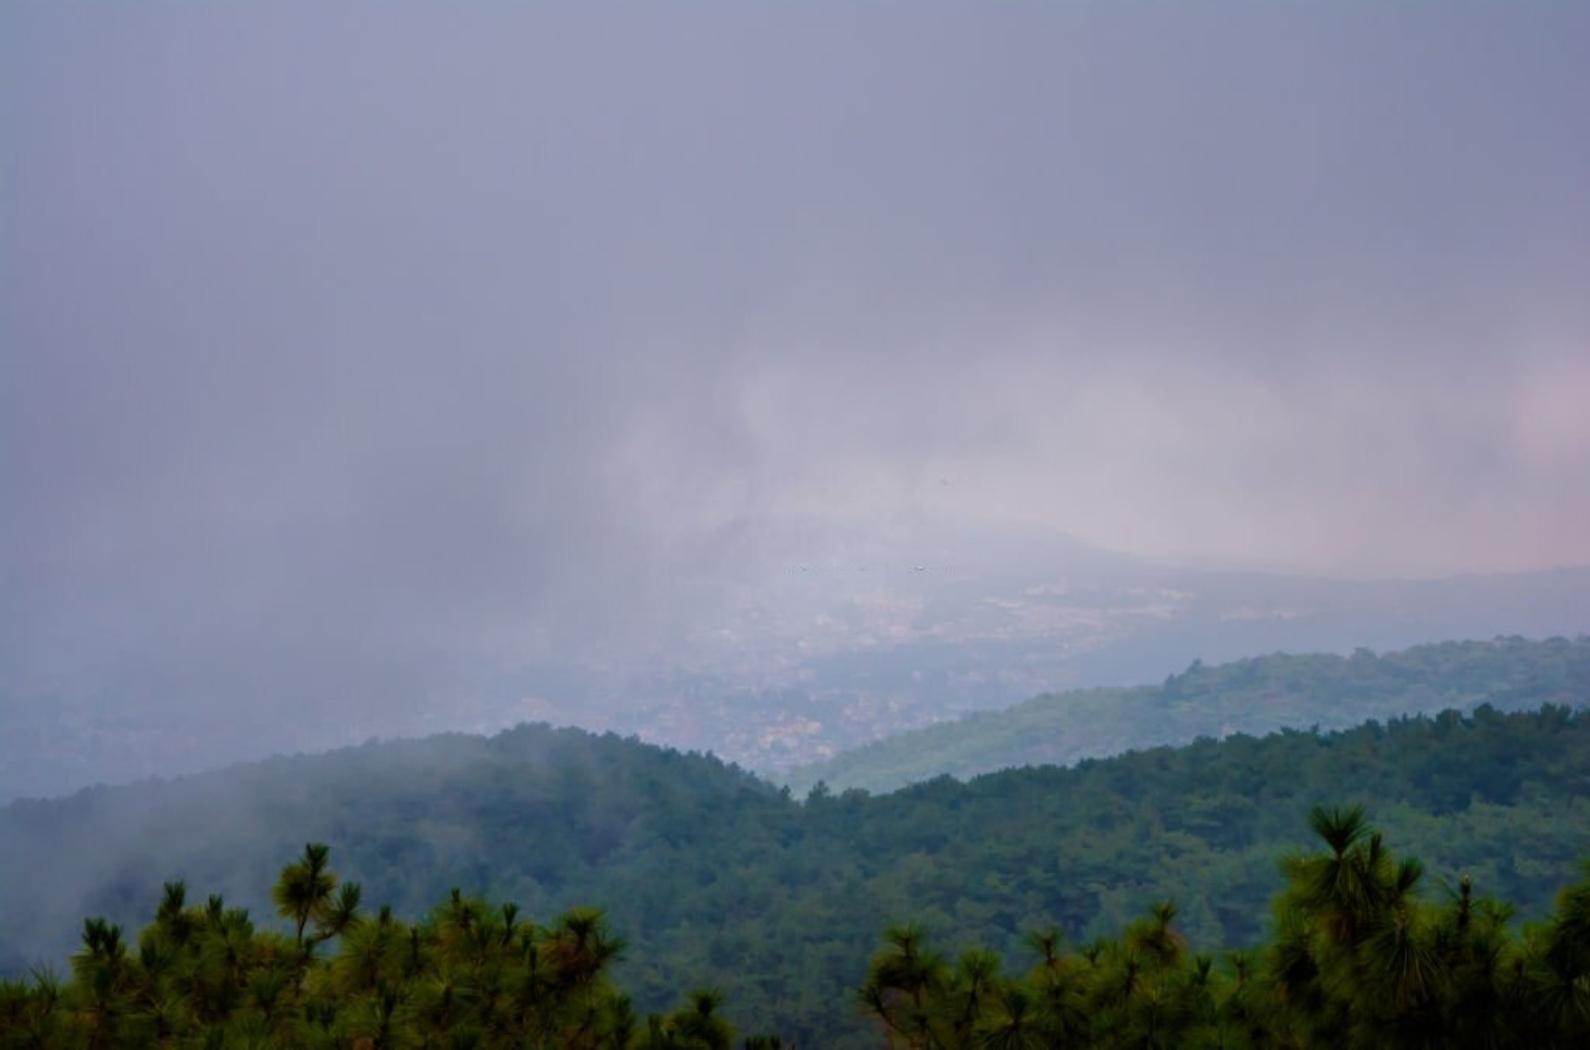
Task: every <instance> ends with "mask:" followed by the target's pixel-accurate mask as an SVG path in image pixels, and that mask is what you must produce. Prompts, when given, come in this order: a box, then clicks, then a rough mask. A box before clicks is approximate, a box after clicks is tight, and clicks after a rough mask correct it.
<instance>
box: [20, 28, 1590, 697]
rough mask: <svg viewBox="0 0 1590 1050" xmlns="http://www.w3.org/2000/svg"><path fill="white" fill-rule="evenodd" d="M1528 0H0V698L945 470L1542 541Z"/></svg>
mask: <svg viewBox="0 0 1590 1050" xmlns="http://www.w3.org/2000/svg"><path fill="white" fill-rule="evenodd" d="M1587 39H1590V8H1586V7H1585V6H1584V5H1579V4H1569V3H1552V2H1535V3H1531V2H1527V0H1525V2H1518V3H1507V4H1502V3H1490V4H1481V3H1402V4H1384V3H1374V4H1354V3H1341V4H1329V5H1325V4H1306V3H1284V4H1283V3H1278V4H1256V3H1236V2H1232V3H1226V4H1218V5H1217V4H1201V3H1189V4H1177V5H1171V4H1156V3H1146V2H1145V3H1127V4H1103V3H1099V4H1083V3H1071V4H1067V3H1052V4H1038V3H1007V4H999V5H989V4H954V5H951V4H936V3H911V4H905V3H884V2H877V3H865V4H854V5H840V4H826V3H824V4H803V5H781V4H756V3H739V4H726V3H699V4H671V5H669V4H647V5H638V4H637V5H619V4H580V5H556V4H547V5H530V4H509V3H485V2H481V3H471V4H456V5H443V4H418V3H399V4H380V5H376V4H361V3H339V4H297V3H282V4H275V3H273V4H264V3H257V4H224V5H223V4H185V3H162V4H142V5H127V4H90V3H71V4H53V3H50V4H46V3H36V2H19V3H11V4H6V5H4V6H3V8H0V493H3V501H4V511H3V512H0V584H3V585H0V703H4V702H6V700H5V697H6V696H10V697H11V698H12V702H16V698H17V697H21V696H28V697H36V696H67V697H78V698H86V699H85V700H84V703H86V704H88V705H89V706H91V707H92V706H93V705H94V704H95V703H96V702H97V701H96V700H95V698H96V697H111V696H114V697H123V698H127V697H133V698H137V699H136V703H138V704H141V705H143V707H144V708H145V709H150V708H159V707H160V706H161V705H167V706H169V707H170V708H171V710H172V711H173V712H184V711H190V710H196V709H199V708H202V707H203V706H204V705H206V704H210V703H219V702H220V701H219V700H216V699H215V698H216V697H220V696H246V697H251V698H253V699H252V702H253V703H255V704H256V705H258V706H260V707H262V708H265V709H269V708H272V707H273V705H276V704H278V703H280V704H282V714H281V717H282V718H286V719H292V718H308V717H312V716H313V713H312V712H311V711H310V710H309V708H308V707H307V706H306V702H302V701H301V702H299V703H298V704H297V705H296V706H295V705H294V704H291V703H287V702H286V701H283V700H282V699H281V698H282V697H285V696H304V695H309V694H306V693H305V692H304V690H303V688H302V686H303V683H305V682H310V681H312V682H314V683H315V686H314V690H312V691H311V692H312V693H313V695H314V696H316V697H321V698H324V697H335V696H343V695H362V696H410V695H412V696H420V695H427V694H428V693H429V692H432V691H434V690H436V689H443V688H446V687H447V686H446V683H448V682H452V681H456V679H457V676H458V675H459V674H462V673H466V671H467V669H468V668H472V667H477V666H482V665H486V664H491V663H492V662H494V661H495V662H502V661H512V660H518V659H524V658H527V654H535V653H542V654H545V653H561V652H567V651H568V650H569V649H570V647H579V646H586V647H590V646H593V645H596V644H597V643H598V642H599V643H601V644H602V645H605V646H608V647H610V648H613V649H616V650H621V649H623V648H625V647H626V646H642V647H643V646H645V645H647V644H653V643H654V642H655V640H656V639H657V638H658V637H661V636H662V635H663V634H665V633H666V632H667V631H668V630H669V629H672V628H673V627H676V626H677V625H678V624H679V623H680V622H683V621H688V620H690V619H691V618H693V617H701V616H710V604H711V602H710V598H708V597H703V596H704V595H710V594H712V593H715V587H716V585H717V584H718V583H719V582H720V581H725V580H739V581H743V580H747V579H755V578H756V573H757V572H758V571H760V568H759V567H763V566H767V565H784V564H787V563H789V562H791V561H796V560H800V559H805V558H810V557H814V556H817V555H818V554H820V553H821V550H822V548H823V546H824V544H826V543H829V542H830V541H831V538H832V537H833V536H836V535H851V534H855V533H857V532H859V533H864V534H874V535H885V536H894V537H906V538H907V539H909V537H911V536H914V535H925V534H926V533H927V532H928V531H930V530H932V529H934V528H938V527H940V526H941V525H944V524H945V523H952V522H953V523H954V527H955V528H957V529H963V530H971V531H972V532H973V533H975V532H976V530H979V529H987V530H990V534H993V531H995V530H998V529H1002V528H1014V527H1019V528H1021V529H1023V530H1027V531H1028V532H1034V531H1036V532H1038V533H1041V534H1044V535H1053V536H1055V537H1057V538H1058V537H1066V538H1069V539H1070V540H1074V541H1076V542H1078V543H1081V544H1085V545H1089V546H1094V547H1098V548H1102V549H1106V550H1110V551H1117V552H1124V553H1126V554H1130V555H1135V556H1140V557H1144V558H1153V559H1159V560H1162V561H1168V562H1176V563H1181V564H1199V565H1221V566H1245V567H1252V566H1260V567H1265V568H1269V569H1275V570H1280V571H1288V572H1302V573H1316V574H1323V575H1327V576H1335V575H1339V576H1439V575H1444V574H1451V573H1465V572H1501V571H1512V570H1524V569H1536V568H1544V567H1550V566H1558V565H1568V564H1584V563H1587V562H1590V529H1587V528H1585V523H1586V522H1590V410H1587V406H1590V192H1587V190H1586V187H1590V63H1587V62H1585V61H1584V41H1585V40H1587ZM123 702H129V703H130V702H133V701H127V700H124V701H123ZM317 703H318V701H317ZM262 717H263V716H262Z"/></svg>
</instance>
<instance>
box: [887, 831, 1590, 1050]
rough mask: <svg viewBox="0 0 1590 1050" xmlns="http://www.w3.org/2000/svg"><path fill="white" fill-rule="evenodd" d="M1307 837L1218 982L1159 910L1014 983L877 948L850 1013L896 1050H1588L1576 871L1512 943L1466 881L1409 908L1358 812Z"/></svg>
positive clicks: (1408, 887)
mask: <svg viewBox="0 0 1590 1050" xmlns="http://www.w3.org/2000/svg"><path fill="white" fill-rule="evenodd" d="M1309 823H1310V825H1311V826H1312V827H1313V829H1314V831H1315V832H1316V834H1317V835H1318V836H1319V838H1320V839H1321V840H1322V841H1323V842H1324V844H1325V846H1326V849H1325V850H1324V852H1320V853H1312V854H1298V855H1294V856H1291V857H1288V858H1287V859H1286V860H1285V861H1284V862H1283V863H1282V870H1283V872H1284V873H1285V875H1286V886H1285V889H1284V891H1283V892H1282V894H1281V895H1280V896H1279V897H1278V898H1277V899H1276V901H1275V910H1276V924H1275V933H1274V935H1273V936H1272V937H1271V938H1270V940H1269V941H1268V943H1265V944H1263V945H1260V946H1257V947H1255V948H1253V949H1252V950H1250V951H1247V952H1242V953H1233V954H1230V955H1228V956H1227V957H1226V959H1225V960H1224V962H1223V964H1220V965H1217V964H1216V962H1215V961H1214V960H1213V959H1212V958H1211V957H1209V956H1205V955H1197V954H1193V953H1191V952H1189V951H1188V949H1187V946H1186V943H1185V942H1184V940H1183V939H1182V937H1181V935H1180V934H1179V933H1178V932H1177V930H1176V929H1175V927H1174V925H1173V924H1174V922H1175V919H1176V914H1177V913H1176V908H1175V907H1174V905H1171V904H1169V903H1165V904H1160V905H1157V906H1155V907H1154V908H1153V909H1151V910H1150V912H1149V914H1148V915H1147V916H1146V917H1145V918H1142V919H1140V920H1138V921H1137V922H1135V923H1133V924H1132V925H1131V926H1130V927H1128V929H1127V930H1126V931H1125V933H1124V934H1123V935H1122V936H1120V937H1119V938H1116V939H1112V940H1104V941H1099V942H1095V943H1093V944H1089V945H1086V946H1083V947H1081V948H1078V949H1074V950H1071V951H1066V950H1064V948H1063V947H1062V945H1061V942H1060V941H1059V940H1058V939H1057V938H1056V936H1055V935H1054V934H1053V933H1050V932H1045V933H1040V934H1038V935H1035V936H1033V937H1032V938H1031V939H1030V944H1031V946H1032V947H1033V949H1034V955H1035V959H1034V960H1033V963H1032V965H1031V966H1030V968H1029V969H1028V970H1027V971H1026V972H1025V973H1024V974H1020V975H1017V976H1014V977H1005V976H1003V975H1001V974H1000V972H999V966H998V962H999V960H998V957H997V956H994V955H992V954H990V953H987V952H979V951H975V950H974V951H970V952H968V953H966V954H965V955H963V956H962V959H961V962H960V963H959V964H958V965H956V966H954V967H950V966H947V965H946V964H945V962H944V960H943V958H942V957H941V956H939V955H937V954H936V953H935V952H934V951H933V950H932V948H931V947H930V946H929V944H928V943H927V940H926V938H925V936H924V935H923V934H922V933H921V931H919V930H916V929H911V928H905V929H896V930H891V931H889V932H888V933H887V934H886V935H885V938H884V947H883V948H882V949H881V950H880V951H879V952H878V953H877V954H876V955H875V956H874V957H873V960H872V965H871V967H870V968H869V970H868V974H867V979H866V983H865V984H864V985H863V986H862V989H861V993H860V999H861V1002H862V1004H863V1006H864V1008H865V1009H866V1011H867V1012H868V1013H870V1014H871V1015H872V1016H873V1017H874V1018H875V1019H876V1021H877V1024H878V1026H879V1028H881V1030H882V1035H883V1040H880V1041H886V1042H887V1045H889V1046H891V1047H896V1048H901V1050H992V1048H1000V1050H1027V1048H1031V1050H1038V1048H1048V1047H1097V1048H1126V1047H1132V1048H1160V1047H1164V1048H1171V1047H1210V1048H1213V1047H1237V1048H1257V1047H1277V1048H1281V1047H1287V1048H1315V1047H1318V1048H1331V1050H1336V1048H1347V1050H1358V1048H1362V1050H1379V1048H1408V1050H1414V1048H1435V1047H1450V1048H1456V1050H1461V1048H1470V1047H1472V1048H1493V1047H1507V1046H1519V1047H1532V1048H1554V1047H1564V1048H1566V1047H1582V1046H1586V1045H1590V994H1587V992H1586V989H1587V988H1590V951H1587V949H1590V927H1587V926H1586V925H1585V920H1586V918H1587V917H1590V912H1587V910H1586V907H1587V905H1590V869H1587V870H1586V873H1585V878H1584V880H1583V881H1581V882H1579V883H1577V884H1575V885H1572V886H1569V887H1568V888H1566V889H1564V890H1563V891H1562V892H1561V893H1560V894H1559V895H1558V898H1557V906H1556V910H1555V912H1554V914H1553V915H1552V916H1551V918H1550V919H1549V921H1546V922H1543V923H1540V924H1538V925H1536V926H1534V927H1532V928H1530V929H1528V930H1527V931H1526V932H1525V933H1524V935H1523V936H1521V937H1520V936H1517V935H1515V934H1514V933H1513V932H1512V931H1511V930H1510V928H1509V927H1508V925H1507V921H1506V920H1507V916H1508V915H1509V912H1510V910H1509V908H1508V907H1506V906H1505V905H1502V904H1500V903H1498V902H1496V901H1494V900H1491V899H1488V898H1481V897H1477V896H1475V894H1474V892H1473V885H1472V883H1471V882H1469V881H1468V880H1464V881H1463V882H1462V883H1461V885H1460V888H1459V890H1458V891H1457V892H1456V893H1454V894H1451V895H1450V896H1449V898H1448V899H1447V900H1444V901H1441V902H1438V903H1431V902H1428V901H1425V900H1422V899H1420V898H1419V897H1417V896H1416V894H1415V890H1416V889H1417V887H1418V886H1419V884H1420V881H1421V876H1422V870H1423V869H1422V867H1421V865H1420V864H1419V863H1418V862H1417V861H1414V860H1412V859H1404V860H1402V861H1398V860H1397V859H1396V858H1395V857H1393V855H1392V854H1391V852H1390V851H1389V850H1388V849H1387V848H1386V847H1385V845H1384V840H1383V839H1382V837H1381V835H1380V833H1379V832H1377V831H1373V830H1371V829H1370V828H1369V826H1368V823H1367V822H1366V820H1365V817H1364V813H1363V810H1361V809H1359V808H1357V807H1349V808H1346V809H1338V810H1325V809H1315V810H1314V811H1313V812H1312V813H1311V814H1310V819H1309Z"/></svg>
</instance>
